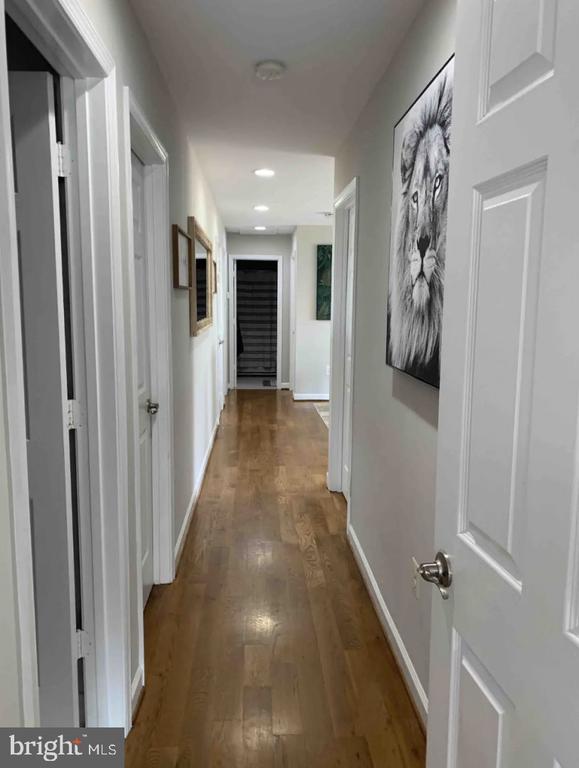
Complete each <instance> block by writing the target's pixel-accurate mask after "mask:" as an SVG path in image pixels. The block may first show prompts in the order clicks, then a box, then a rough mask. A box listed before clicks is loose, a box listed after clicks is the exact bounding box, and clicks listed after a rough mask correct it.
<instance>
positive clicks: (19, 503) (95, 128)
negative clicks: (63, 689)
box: [0, 0, 131, 728]
mask: <svg viewBox="0 0 579 768" xmlns="http://www.w3.org/2000/svg"><path fill="white" fill-rule="evenodd" d="M5 8H6V10H8V11H9V12H10V15H11V16H12V18H13V19H14V20H15V21H16V22H17V24H18V25H19V26H20V28H21V29H22V30H23V31H24V33H25V34H26V35H27V36H28V37H29V38H30V39H31V40H32V42H33V43H34V44H35V45H36V46H37V47H38V48H39V50H40V51H41V52H42V53H43V55H44V56H45V57H46V58H47V59H48V61H50V62H51V64H52V65H53V66H54V67H55V69H56V70H57V71H58V72H59V74H61V75H63V76H65V77H69V78H72V79H73V80H74V90H75V97H76V125H77V135H76V145H77V146H76V150H77V157H76V163H75V168H74V172H75V175H76V174H78V191H79V208H80V215H79V219H80V227H79V229H80V232H79V243H80V250H79V253H78V259H79V261H80V263H81V269H82V285H81V290H82V296H81V297H80V299H81V301H82V306H83V308H84V312H83V316H84V324H85V327H84V346H85V358H86V360H85V363H86V383H87V390H86V402H85V403H83V404H82V406H83V410H84V419H83V421H84V424H85V425H86V430H87V438H88V444H89V482H90V490H89V498H90V515H91V523H92V530H91V534H92V560H93V579H94V614H95V615H94V619H95V621H94V626H95V636H94V638H92V643H93V648H92V653H93V654H94V665H95V669H96V678H97V681H98V685H96V713H95V722H94V723H90V725H99V726H107V725H109V726H113V725H115V726H125V727H126V728H129V727H130V723H131V709H130V680H129V623H128V622H129V619H128V583H127V563H128V527H127V514H126V511H127V509H128V467H127V450H126V449H127V445H128V442H127V439H128V438H127V387H126V381H127V379H126V366H125V356H126V350H125V328H124V306H123V304H124V298H123V279H122V248H121V199H120V181H119V178H120V174H119V170H120V169H119V152H118V150H119V143H118V109H117V86H116V73H115V68H114V61H113V59H112V58H111V56H110V54H109V53H108V51H107V49H106V48H105V46H104V45H103V43H102V41H101V40H100V38H99V36H98V34H97V33H96V31H95V29H94V27H93V25H92V23H91V22H90V20H89V19H88V17H87V15H86V13H85V11H84V10H83V8H82V6H81V4H80V2H79V0H6V2H5V0H0V14H3V13H4V10H5ZM9 115H10V104H9V96H8V72H7V60H6V41H5V30H4V25H3V24H1V25H0V141H1V142H2V152H0V224H1V225H2V226H1V231H2V232H3V233H5V234H4V243H3V247H2V248H1V249H0V312H1V321H2V322H1V325H2V333H3V337H2V347H3V350H2V351H3V353H4V361H3V363H4V366H3V367H4V375H5V382H6V403H5V405H4V408H5V412H6V414H7V420H8V451H9V461H10V466H9V483H10V493H11V498H12V509H11V513H12V519H13V529H14V551H15V562H16V573H15V577H16V589H17V600H18V625H19V635H20V656H21V681H22V702H23V703H22V720H23V724H25V725H27V726H34V725H37V724H38V690H37V676H36V633H35V628H34V592H33V582H32V553H31V543H30V521H29V515H28V468H27V456H26V439H25V437H26V433H25V411H24V385H23V354H22V336H21V327H20V295H19V288H18V253H17V243H16V211H15V205H14V186H13V167H12V152H11V136H10V123H9ZM77 298H78V297H77ZM95 682H96V681H89V683H88V684H89V685H93V684H95Z"/></svg>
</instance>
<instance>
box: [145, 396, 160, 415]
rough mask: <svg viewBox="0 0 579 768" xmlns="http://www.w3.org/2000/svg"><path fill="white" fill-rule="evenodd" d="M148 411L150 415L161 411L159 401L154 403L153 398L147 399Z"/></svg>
mask: <svg viewBox="0 0 579 768" xmlns="http://www.w3.org/2000/svg"><path fill="white" fill-rule="evenodd" d="M147 413H148V414H149V415H150V416H154V415H155V414H156V413H159V403H154V402H153V401H152V400H151V399H149V400H147Z"/></svg>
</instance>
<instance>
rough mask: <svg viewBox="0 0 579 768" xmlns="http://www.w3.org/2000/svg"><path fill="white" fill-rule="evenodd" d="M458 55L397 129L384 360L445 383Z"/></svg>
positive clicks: (420, 97)
mask: <svg viewBox="0 0 579 768" xmlns="http://www.w3.org/2000/svg"><path fill="white" fill-rule="evenodd" d="M453 75H454V59H451V60H450V61H449V62H448V63H447V64H446V65H445V67H444V68H443V69H442V70H441V71H440V72H439V74H438V75H437V76H436V77H435V78H434V80H433V81H432V82H431V83H430V85H429V86H428V87H427V88H426V90H425V91H424V92H423V93H422V94H421V95H420V96H419V97H418V99H417V100H416V101H415V102H414V104H413V105H412V106H411V107H410V109H409V110H408V112H407V113H406V114H405V115H404V117H403V118H402V119H401V120H400V121H399V122H398V123H397V125H396V127H395V129H394V167H393V185H392V195H393V197H392V222H391V233H392V234H391V247H390V281H389V282H390V286H389V292H388V319H387V352H386V362H387V363H388V365H391V366H392V367H394V368H398V369H399V370H401V371H404V372H406V373H408V374H410V375H411V376H415V377H416V378H418V379H422V380H423V381H426V382H428V383H429V384H432V385H433V386H435V387H438V386H439V383H440V334H441V327H442V306H443V296H444V267H445V258H446V218H447V203H448V171H449V165H450V146H451V144H450V129H451V120H452V93H453Z"/></svg>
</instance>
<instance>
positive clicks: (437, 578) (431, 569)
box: [417, 552, 452, 600]
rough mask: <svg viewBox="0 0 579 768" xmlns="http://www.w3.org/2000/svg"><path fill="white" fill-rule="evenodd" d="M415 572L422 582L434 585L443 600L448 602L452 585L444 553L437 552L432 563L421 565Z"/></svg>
mask: <svg viewBox="0 0 579 768" xmlns="http://www.w3.org/2000/svg"><path fill="white" fill-rule="evenodd" d="M417 572H418V574H419V576H422V578H423V579H424V581H428V582H430V584H436V586H437V587H438V589H439V590H440V594H441V595H442V599H443V600H448V598H449V589H450V585H451V584H452V568H451V565H450V558H449V557H448V555H447V554H446V552H437V553H436V557H435V559H434V562H433V563H421V564H420V565H419V566H418V568H417Z"/></svg>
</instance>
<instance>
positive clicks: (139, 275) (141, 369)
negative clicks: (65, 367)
mask: <svg viewBox="0 0 579 768" xmlns="http://www.w3.org/2000/svg"><path fill="white" fill-rule="evenodd" d="M132 169H133V235H134V259H133V263H134V269H135V292H136V308H137V397H138V401H139V461H140V477H141V521H140V522H141V555H142V560H141V568H142V573H143V605H145V604H146V602H147V600H148V598H149V594H150V592H151V588H152V586H153V578H154V576H153V480H152V478H153V474H152V461H151V459H152V454H153V444H152V435H153V432H152V430H153V423H152V422H153V419H154V418H155V417H154V414H152V413H150V406H149V404H150V401H151V352H150V338H151V334H150V328H149V286H148V281H147V275H148V265H147V242H146V234H145V233H146V227H145V166H144V165H143V164H142V163H141V161H140V160H139V158H138V157H137V156H136V155H135V154H133V155H132Z"/></svg>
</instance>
